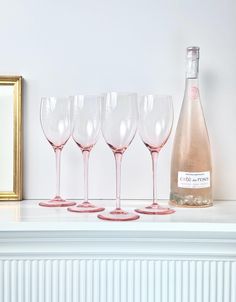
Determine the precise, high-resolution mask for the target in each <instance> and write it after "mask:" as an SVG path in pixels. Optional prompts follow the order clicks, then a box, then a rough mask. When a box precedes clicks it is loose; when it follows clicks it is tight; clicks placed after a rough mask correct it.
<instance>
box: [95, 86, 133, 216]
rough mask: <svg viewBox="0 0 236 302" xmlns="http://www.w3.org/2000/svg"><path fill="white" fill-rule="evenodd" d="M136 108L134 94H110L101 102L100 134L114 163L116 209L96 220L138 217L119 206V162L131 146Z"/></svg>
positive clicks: (102, 214)
mask: <svg viewBox="0 0 236 302" xmlns="http://www.w3.org/2000/svg"><path fill="white" fill-rule="evenodd" d="M137 123H138V108H137V95H136V94H135V93H117V92H111V93H107V94H106V95H105V96H104V99H103V102H102V133H103V137H104V139H105V141H106V143H107V145H108V146H109V147H110V148H111V150H112V152H113V154H114V156H115V162H116V208H115V209H114V210H112V211H111V212H104V213H101V214H99V215H98V218H100V219H104V220H111V221H129V220H136V219H138V218H139V215H137V214H135V213H131V212H127V211H125V210H123V209H122V208H121V205H120V177H121V161H122V157H123V154H124V152H125V151H126V149H127V148H128V146H129V145H130V144H131V142H132V140H133V138H134V136H135V133H136V129H137Z"/></svg>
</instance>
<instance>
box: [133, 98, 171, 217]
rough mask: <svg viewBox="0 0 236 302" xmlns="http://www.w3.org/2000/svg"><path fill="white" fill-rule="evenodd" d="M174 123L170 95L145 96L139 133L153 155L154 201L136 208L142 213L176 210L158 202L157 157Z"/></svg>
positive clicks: (164, 212)
mask: <svg viewBox="0 0 236 302" xmlns="http://www.w3.org/2000/svg"><path fill="white" fill-rule="evenodd" d="M172 125H173V105H172V98H171V97H170V96H164V95H163V96H160V95H146V96H143V97H142V99H141V101H140V106H139V134H140V137H141V139H142V141H143V143H144V144H145V146H146V147H147V148H148V149H149V151H150V153H151V157H152V170H153V202H152V204H151V205H150V206H147V207H145V208H141V209H136V210H135V211H136V212H138V213H142V214H152V215H155V214H156V215H163V214H172V213H174V212H175V211H174V210H173V209H171V208H165V207H162V206H160V205H159V204H158V202H157V175H156V164H157V157H158V155H159V152H160V151H161V149H162V148H163V146H164V145H165V144H166V142H167V141H168V138H169V136H170V133H171V130H172Z"/></svg>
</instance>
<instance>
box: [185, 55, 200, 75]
mask: <svg viewBox="0 0 236 302" xmlns="http://www.w3.org/2000/svg"><path fill="white" fill-rule="evenodd" d="M198 68H199V60H198V59H194V60H193V59H189V58H188V59H187V62H186V78H187V79H197V78H198Z"/></svg>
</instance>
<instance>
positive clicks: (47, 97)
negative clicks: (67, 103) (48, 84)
mask: <svg viewBox="0 0 236 302" xmlns="http://www.w3.org/2000/svg"><path fill="white" fill-rule="evenodd" d="M69 98H70V97H69V96H64V95H62V96H56V95H51V96H42V97H41V101H43V100H50V99H58V100H60V99H69Z"/></svg>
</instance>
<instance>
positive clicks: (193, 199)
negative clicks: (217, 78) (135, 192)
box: [170, 47, 213, 208]
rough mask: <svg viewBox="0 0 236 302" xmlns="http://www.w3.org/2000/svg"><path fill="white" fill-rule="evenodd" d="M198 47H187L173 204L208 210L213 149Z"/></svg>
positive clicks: (175, 147) (174, 162)
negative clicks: (200, 89)
mask: <svg viewBox="0 0 236 302" xmlns="http://www.w3.org/2000/svg"><path fill="white" fill-rule="evenodd" d="M198 70H199V47H188V48H187V54H186V83H185V94H184V100H183V103H182V108H181V112H180V116H179V121H178V124H177V129H176V133H175V139H174V144H173V151H172V163H171V190H170V204H171V205H174V206H177V207H191V208H193V207H209V206H212V205H213V201H212V164H211V147H210V141H209V136H208V132H207V126H206V122H205V118H204V113H203V110H202V105H201V100H200V93H199V83H198Z"/></svg>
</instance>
